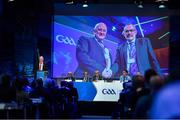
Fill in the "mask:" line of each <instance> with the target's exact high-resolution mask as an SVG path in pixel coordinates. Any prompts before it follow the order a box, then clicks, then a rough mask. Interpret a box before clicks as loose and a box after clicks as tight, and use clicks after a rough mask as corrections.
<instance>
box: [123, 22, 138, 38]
mask: <svg viewBox="0 0 180 120" xmlns="http://www.w3.org/2000/svg"><path fill="white" fill-rule="evenodd" d="M128 25H132V26H133V27H134V29H135V30H136V31H137V29H136V26H135V25H134V24H132V23H128V24H126V25H125V26H124V28H123V31H122V35H124V32H125V28H126V27H127V26H128Z"/></svg>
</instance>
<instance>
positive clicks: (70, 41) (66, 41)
mask: <svg viewBox="0 0 180 120" xmlns="http://www.w3.org/2000/svg"><path fill="white" fill-rule="evenodd" d="M56 41H57V42H59V43H64V44H68V45H74V46H76V43H75V42H74V39H73V38H71V37H68V36H63V35H57V36H56Z"/></svg>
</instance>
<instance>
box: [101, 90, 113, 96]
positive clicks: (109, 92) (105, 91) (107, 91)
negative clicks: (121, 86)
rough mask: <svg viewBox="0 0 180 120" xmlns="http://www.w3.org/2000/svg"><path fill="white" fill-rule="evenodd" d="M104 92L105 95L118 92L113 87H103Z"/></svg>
mask: <svg viewBox="0 0 180 120" xmlns="http://www.w3.org/2000/svg"><path fill="white" fill-rule="evenodd" d="M102 93H103V94H104V95H116V92H115V91H114V90H113V89H103V90H102Z"/></svg>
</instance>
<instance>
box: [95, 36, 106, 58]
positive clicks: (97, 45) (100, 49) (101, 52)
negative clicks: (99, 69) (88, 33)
mask: <svg viewBox="0 0 180 120" xmlns="http://www.w3.org/2000/svg"><path fill="white" fill-rule="evenodd" d="M93 41H94V45H96V47H97V48H98V49H99V50H98V51H96V52H100V54H101V55H102V56H104V49H103V48H102V47H101V46H100V45H99V43H98V42H97V41H96V39H95V38H93ZM96 47H95V48H96ZM104 61H105V59H104Z"/></svg>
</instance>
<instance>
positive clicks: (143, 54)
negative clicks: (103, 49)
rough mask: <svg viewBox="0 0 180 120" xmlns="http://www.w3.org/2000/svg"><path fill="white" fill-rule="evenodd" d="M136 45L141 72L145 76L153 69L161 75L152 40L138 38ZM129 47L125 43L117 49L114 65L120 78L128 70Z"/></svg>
mask: <svg viewBox="0 0 180 120" xmlns="http://www.w3.org/2000/svg"><path fill="white" fill-rule="evenodd" d="M135 45H136V54H137V55H136V60H137V64H138V68H139V72H141V74H142V75H144V72H145V71H146V70H147V69H150V68H153V69H155V70H156V72H157V73H158V74H160V75H161V70H160V66H159V63H158V61H157V59H156V56H155V54H154V51H153V48H152V46H151V43H150V40H149V39H148V38H138V39H136V42H135ZM127 47H128V44H127V42H125V43H124V44H121V45H120V46H119V47H118V48H117V53H116V59H115V64H114V65H113V67H115V66H116V67H117V66H118V73H117V74H116V75H117V76H119V74H120V73H122V71H123V70H124V69H127Z"/></svg>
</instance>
